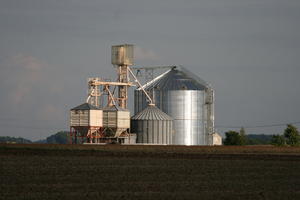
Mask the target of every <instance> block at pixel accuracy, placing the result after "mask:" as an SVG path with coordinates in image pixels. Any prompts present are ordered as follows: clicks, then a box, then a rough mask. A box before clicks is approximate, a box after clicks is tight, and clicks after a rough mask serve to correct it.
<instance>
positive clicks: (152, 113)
mask: <svg viewBox="0 0 300 200" xmlns="http://www.w3.org/2000/svg"><path fill="white" fill-rule="evenodd" d="M131 119H132V120H173V118H172V117H170V116H169V115H167V114H166V113H164V112H163V111H161V110H160V109H159V108H157V107H156V106H154V105H149V106H148V107H146V108H145V109H144V110H142V111H141V112H139V113H137V114H136V115H134V116H133V117H131Z"/></svg>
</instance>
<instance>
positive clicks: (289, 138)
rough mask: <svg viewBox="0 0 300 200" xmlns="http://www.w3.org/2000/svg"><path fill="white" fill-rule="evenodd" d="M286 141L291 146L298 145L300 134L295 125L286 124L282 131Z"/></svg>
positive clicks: (299, 143)
mask: <svg viewBox="0 0 300 200" xmlns="http://www.w3.org/2000/svg"><path fill="white" fill-rule="evenodd" d="M283 135H284V137H285V139H286V143H287V144H288V145H291V146H298V145H300V135H299V131H298V130H297V127H295V126H293V125H291V124H288V125H287V128H286V129H285V130H284V133H283Z"/></svg>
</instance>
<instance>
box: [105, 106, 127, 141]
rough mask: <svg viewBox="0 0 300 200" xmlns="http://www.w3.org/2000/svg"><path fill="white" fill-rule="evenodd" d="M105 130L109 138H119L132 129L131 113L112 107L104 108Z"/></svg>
mask: <svg viewBox="0 0 300 200" xmlns="http://www.w3.org/2000/svg"><path fill="white" fill-rule="evenodd" d="M103 128H104V131H105V133H106V135H107V136H111V137H119V136H120V135H121V134H122V133H124V132H126V131H127V130H128V129H129V128H130V112H129V110H127V109H124V108H120V107H118V106H115V105H112V106H107V107H105V108H103Z"/></svg>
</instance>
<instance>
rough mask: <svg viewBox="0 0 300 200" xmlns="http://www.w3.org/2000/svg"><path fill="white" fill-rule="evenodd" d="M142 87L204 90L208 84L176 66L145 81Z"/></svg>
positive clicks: (146, 88)
mask: <svg viewBox="0 0 300 200" xmlns="http://www.w3.org/2000/svg"><path fill="white" fill-rule="evenodd" d="M143 87H144V89H145V90H148V89H151V88H156V89H158V90H205V89H206V88H208V87H209V85H208V84H207V83H206V82H205V81H204V80H202V79H201V78H199V77H198V76H196V75H195V74H193V73H191V72H190V71H188V70H187V69H185V68H183V67H181V66H176V67H173V68H172V69H170V70H169V71H167V72H165V73H164V74H162V75H161V76H158V77H157V78H155V79H153V80H152V81H150V82H148V83H146V84H145V85H144V86H143ZM139 89H140V88H139ZM139 89H138V90H139Z"/></svg>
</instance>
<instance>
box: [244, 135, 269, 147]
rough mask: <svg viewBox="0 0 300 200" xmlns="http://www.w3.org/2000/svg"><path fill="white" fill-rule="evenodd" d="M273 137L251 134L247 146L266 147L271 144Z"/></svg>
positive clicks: (248, 136)
mask: <svg viewBox="0 0 300 200" xmlns="http://www.w3.org/2000/svg"><path fill="white" fill-rule="evenodd" d="M272 138H273V136H272V135H265V134H249V135H247V143H246V144H247V145H266V144H271V141H272Z"/></svg>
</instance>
